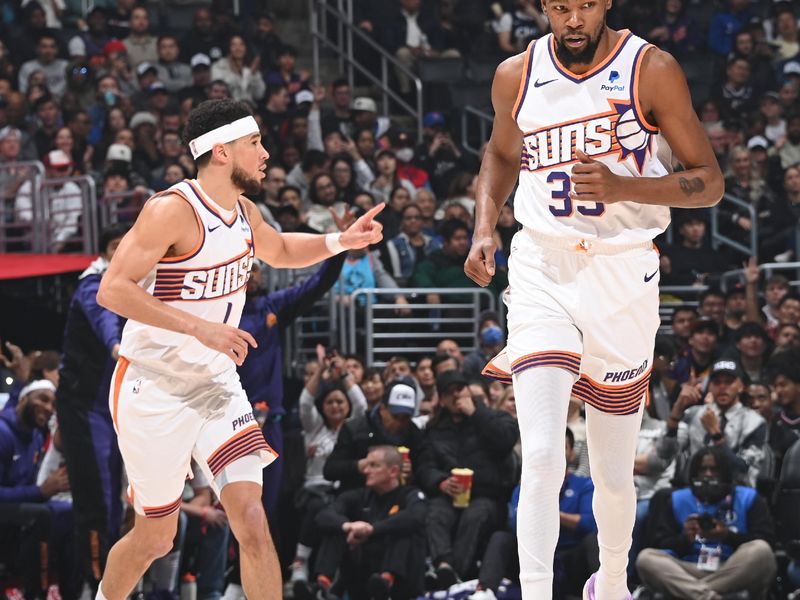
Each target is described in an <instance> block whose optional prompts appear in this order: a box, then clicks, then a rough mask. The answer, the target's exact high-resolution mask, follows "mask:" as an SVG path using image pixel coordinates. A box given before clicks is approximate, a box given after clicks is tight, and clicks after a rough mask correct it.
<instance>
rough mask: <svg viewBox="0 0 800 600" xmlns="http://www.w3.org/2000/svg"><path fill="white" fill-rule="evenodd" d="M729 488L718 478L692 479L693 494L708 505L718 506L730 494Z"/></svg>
mask: <svg viewBox="0 0 800 600" xmlns="http://www.w3.org/2000/svg"><path fill="white" fill-rule="evenodd" d="M728 492H729V490H728V486H727V485H726V484H725V483H724V482H722V481H720V480H719V479H717V478H716V477H708V476H706V477H698V478H696V479H692V493H693V494H694V495H695V496H696V497H697V499H698V500H700V501H701V502H704V503H706V504H716V503H717V502H719V501H720V500H722V499H723V498H724V497H725V496H726V495H727V494H728Z"/></svg>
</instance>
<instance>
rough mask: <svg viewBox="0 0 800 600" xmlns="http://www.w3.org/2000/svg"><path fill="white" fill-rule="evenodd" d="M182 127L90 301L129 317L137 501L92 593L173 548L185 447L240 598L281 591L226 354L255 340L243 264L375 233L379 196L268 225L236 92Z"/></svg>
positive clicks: (246, 409) (125, 414)
mask: <svg viewBox="0 0 800 600" xmlns="http://www.w3.org/2000/svg"><path fill="white" fill-rule="evenodd" d="M184 137H185V138H186V139H187V141H188V143H189V147H190V149H191V151H192V155H193V156H194V158H195V161H196V163H197V166H198V170H199V174H198V177H197V180H194V181H188V180H187V181H183V182H181V183H178V184H176V185H174V186H172V187H171V188H169V189H168V190H166V191H165V192H162V193H161V194H157V195H156V196H154V197H153V198H151V199H150V200H149V201H148V202H147V204H146V205H145V206H144V208H143V209H142V212H141V214H140V215H139V218H138V219H137V221H136V224H135V225H134V226H133V228H132V229H131V231H130V232H129V233H128V235H126V236H125V238H124V239H123V240H122V242H121V244H120V246H119V249H118V250H117V253H116V254H115V256H114V260H113V261H112V262H111V265H110V267H109V269H108V272H107V273H106V275H105V277H104V278H103V282H102V284H101V286H100V290H99V292H98V294H97V298H98V302H99V303H100V304H101V305H103V306H105V307H106V308H109V309H110V310H112V311H114V312H116V313H118V314H120V315H123V316H125V317H127V318H128V322H127V324H126V325H125V330H124V332H123V336H122V342H121V346H120V352H119V353H120V359H119V363H118V365H117V368H116V371H115V373H114V381H113V385H112V393H111V398H110V406H111V413H112V417H113V419H114V425H115V427H116V430H117V433H118V436H119V446H120V450H121V452H122V456H123V458H124V460H125V468H126V471H127V474H128V480H129V482H130V487H129V497H130V499H131V502H132V504H133V506H134V509H135V511H136V520H135V525H134V527H133V529H132V530H131V531H130V532H129V533H128V534H127V535H126V536H125V537H123V538H122V539H121V540H120V541H119V542H118V543H117V544H116V545H115V546H114V548H113V549H112V550H111V552H110V553H109V556H108V563H107V566H106V571H105V577H104V579H103V581H102V582H101V584H100V588H99V590H98V592H97V597H98V598H101V599H102V598H110V599H113V600H122V599H123V598H125V597H127V596H128V594H129V593H130V592H131V590H132V589H133V587H134V585H135V584H136V582H137V581H138V580H139V578H140V577H141V576H142V574H143V573H144V572H145V570H146V569H147V567H148V566H149V565H150V563H151V562H152V561H153V560H154V559H156V558H158V557H160V556H162V555H164V554H166V553H167V552H168V551H169V550H170V548H171V547H172V540H173V538H174V537H175V530H176V525H177V522H178V511H179V508H180V502H181V494H182V492H183V486H184V481H185V479H186V476H187V475H188V474H190V461H191V459H192V458H194V460H195V461H196V463H197V464H198V465H200V468H201V469H202V470H203V471H204V473H205V475H206V477H207V478H208V480H209V481H211V482H212V487H214V489H215V491H216V492H217V495H218V496H219V497H220V499H221V501H222V504H223V505H224V506H225V511H226V513H227V515H228V520H229V522H230V525H231V529H232V530H233V533H234V535H235V536H236V538H237V540H238V541H239V547H240V551H241V559H240V560H241V563H240V565H241V573H242V584H243V586H244V591H245V594H246V595H247V597H248V598H250V599H253V598H267V599H270V600H274V599H275V598H280V597H281V575H280V569H279V565H278V559H277V556H276V554H275V550H274V547H273V545H272V541H271V539H270V535H269V530H268V528H267V521H266V517H265V515H264V510H263V508H262V505H261V480H262V475H261V470H262V469H263V467H264V466H265V465H267V464H269V463H270V462H272V461H273V460H274V459H275V453H274V452H273V451H272V449H271V448H270V447H269V446H268V445H267V444H266V442H265V440H264V437H263V435H262V434H261V431H260V429H259V427H258V425H257V423H256V422H255V419H254V418H253V413H252V410H251V408H250V404H249V402H248V401H247V398H246V396H245V394H244V391H243V390H242V386H241V384H240V383H239V377H238V376H237V374H236V365H240V364H242V361H243V360H244V359H245V357H246V356H247V349H248V345H251V346H255V340H253V338H252V337H251V336H250V335H249V334H248V333H246V332H244V331H241V330H239V329H237V325H238V323H239V317H240V315H241V312H242V306H243V304H244V301H245V290H246V288H247V279H248V277H249V271H250V266H251V265H252V261H253V259H254V257H258V258H260V259H262V260H264V261H266V262H267V263H269V264H271V265H273V266H275V267H304V266H307V265H311V264H313V263H315V262H318V261H320V260H323V259H325V258H327V257H329V256H331V255H333V254H335V253H338V252H342V251H344V250H346V249H349V248H364V247H366V246H367V245H369V244H373V243H376V242H378V241H380V239H381V237H382V233H381V225H380V224H379V223H377V222H375V221H373V217H374V216H375V215H376V214H377V213H378V212H380V210H381V209H382V205H381V206H380V207H376V208H375V209H373V210H372V211H370V212H369V213H367V214H366V215H364V216H362V217H361V218H360V219H359V220H358V221H356V222H355V223H354V224H353V225H352V226H351V227H350V228H349V229H348V230H347V231H345V232H344V233H342V234H329V235H327V236H323V235H308V234H279V233H277V232H276V231H275V230H274V229H272V228H271V227H270V226H268V225H267V224H266V223H264V221H263V220H262V218H261V215H260V213H259V211H258V209H257V208H256V207H255V205H254V204H253V203H252V202H250V201H249V200H247V199H246V198H244V197H242V196H241V194H242V193H245V192H246V193H257V192H258V191H259V189H260V187H261V180H262V179H263V178H264V170H265V167H266V163H267V159H268V158H269V154H268V153H267V151H266V150H265V149H264V147H263V146H262V145H261V136H260V135H259V129H258V125H257V123H256V121H255V119H254V118H253V117H252V116H251V113H250V111H249V109H248V108H247V105H245V104H243V103H239V102H233V101H230V100H222V101H208V102H204V103H203V104H201V105H200V106H199V107H198V108H197V109H195V110H194V111H193V112H192V113H191V114H190V115H189V119H188V122H187V124H186V129H185V132H184Z"/></svg>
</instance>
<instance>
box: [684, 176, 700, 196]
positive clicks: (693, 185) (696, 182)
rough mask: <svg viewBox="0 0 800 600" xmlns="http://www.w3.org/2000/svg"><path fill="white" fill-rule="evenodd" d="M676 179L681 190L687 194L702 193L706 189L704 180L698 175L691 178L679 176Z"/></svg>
mask: <svg viewBox="0 0 800 600" xmlns="http://www.w3.org/2000/svg"><path fill="white" fill-rule="evenodd" d="M678 181H679V182H680V184H681V191H682V192H683V193H684V194H686V195H687V196H691V195H692V194H702V193H703V192H704V191H705V189H706V184H705V182H703V180H702V179H700V178H699V177H695V178H693V179H686V177H681V178H680V179H679V180H678Z"/></svg>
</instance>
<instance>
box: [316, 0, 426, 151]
mask: <svg viewBox="0 0 800 600" xmlns="http://www.w3.org/2000/svg"><path fill="white" fill-rule="evenodd" d="M337 4H338V6H337V7H333V6H330V5H328V4H327V3H326V0H309V20H310V25H311V38H312V40H313V49H314V51H313V65H314V83H315V84H317V85H319V82H320V72H319V50H320V43H322V44H324V45H325V47H327V48H329V49H331V50H333V51H334V52H335V53H336V54H337V58H338V59H339V64H340V65H341V67H342V68H344V67H345V65H346V67H347V78H348V81H349V82H350V85H351V86H352V85H353V81H354V76H353V69H354V68H355V69H357V70H358V72H359V73H360V74H361V75H363V76H364V77H366V78H367V79H368V80H369V81H370V82H372V84H373V85H376V86H379V87H380V88H381V104H382V105H383V114H384V115H387V114H388V113H389V100H390V99H391V100H394V101H395V102H396V103H397V104H398V105H399V106H400V108H401V109H402V110H403V111H405V112H407V113H408V114H409V115H411V116H412V117H414V120H415V121H416V123H417V141H420V142H421V141H422V80H421V79H420V78H419V77H417V75H415V74H414V72H413V71H411V70H410V69H408V68H407V67H406V66H405V65H404V64H402V63H401V62H400V61H399V60H397V58H395V57H394V56H393V55H392V54H391V53H390V52H388V51H387V50H386V49H385V48H383V47H382V46H381V45H380V44H378V43H377V42H376V41H375V40H373V39H372V38H371V37H370V36H368V35H367V34H366V33H364V32H363V31H361V29H359V28H358V27H356V26H355V25H354V24H353V0H337ZM345 4H346V6H344V5H345ZM328 15H330V16H332V17H333V18H334V19H335V20H336V26H337V34H338V37H337V41H332V40H330V39H329V38H328V35H327V18H326V17H327V16H328ZM320 17H322V18H320ZM320 24H321V27H320ZM343 34H346V35H343ZM354 35H355V36H356V37H357V38H358V39H359V40H360V41H361V42H363V43H365V44H366V45H367V46H368V47H369V48H370V50H372V51H374V52H377V53H378V55H379V56H380V59H381V77H380V79H378V78H377V77H376V76H375V75H373V74H372V72H371V71H370V70H369V68H368V67H366V66H365V65H363V64H362V63H361V62H360V61H359V60H358V59H357V58H356V57H355V56H354V53H353V36H354ZM343 41H344V42H345V44H346V47H344V48H343V47H342V42H343ZM389 64H391V65H392V66H393V67H394V68H396V69H399V70H400V71H402V72H403V73H405V74H406V75H407V76H408V78H409V79H410V80H411V81H412V82H413V83H414V88H415V91H416V107H414V106H411V105H410V104H409V103H408V102H406V101H405V99H404V98H403V97H402V96H401V95H400V94H398V93H397V92H395V91H394V90H392V89H391V87H390V86H389V70H388V69H389Z"/></svg>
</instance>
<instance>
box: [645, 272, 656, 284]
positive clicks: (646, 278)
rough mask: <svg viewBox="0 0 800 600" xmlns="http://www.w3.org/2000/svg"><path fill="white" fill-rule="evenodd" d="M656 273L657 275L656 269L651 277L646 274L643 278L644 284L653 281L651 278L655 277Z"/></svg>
mask: <svg viewBox="0 0 800 600" xmlns="http://www.w3.org/2000/svg"><path fill="white" fill-rule="evenodd" d="M656 273H658V269H656V270H655V271H653V274H652V275H647V274H645V276H644V282H645V283H647V282H649V281H650V280H651V279H653V277H655V276H656Z"/></svg>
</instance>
